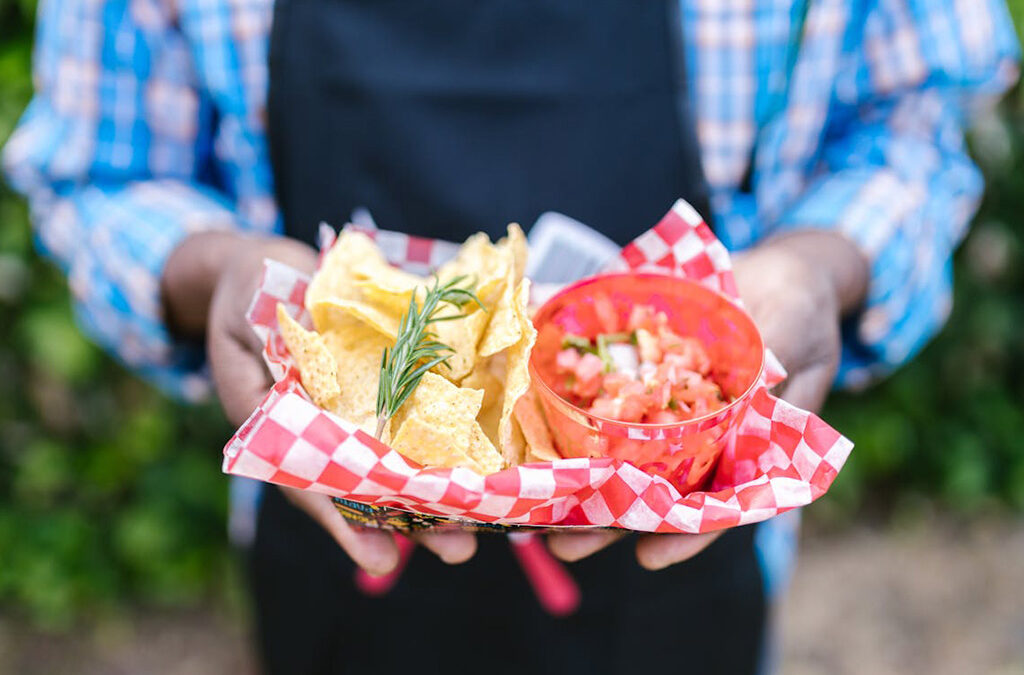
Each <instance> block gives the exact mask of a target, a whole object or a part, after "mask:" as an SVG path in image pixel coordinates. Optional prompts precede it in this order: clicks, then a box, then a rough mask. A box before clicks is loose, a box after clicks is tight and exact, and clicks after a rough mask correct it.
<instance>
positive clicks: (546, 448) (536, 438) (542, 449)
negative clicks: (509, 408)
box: [513, 387, 561, 462]
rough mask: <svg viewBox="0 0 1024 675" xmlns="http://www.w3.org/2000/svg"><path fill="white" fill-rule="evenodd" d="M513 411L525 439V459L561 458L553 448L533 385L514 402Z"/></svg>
mask: <svg viewBox="0 0 1024 675" xmlns="http://www.w3.org/2000/svg"><path fill="white" fill-rule="evenodd" d="M514 411H515V412H514V413H513V414H514V415H515V418H516V421H517V422H518V423H519V428H520V429H521V430H522V432H523V438H524V439H525V440H526V461H527V462H553V461H554V460H556V459H561V456H560V455H559V454H558V451H557V450H555V443H554V440H553V439H552V438H551V430H550V429H548V424H547V421H546V420H545V419H544V411H543V410H542V409H541V407H540V400H539V399H538V398H537V392H536V391H534V389H533V387H530V388H529V389H527V390H526V393H525V394H523V396H522V398H520V399H519V401H518V402H517V403H516V405H515V408H514Z"/></svg>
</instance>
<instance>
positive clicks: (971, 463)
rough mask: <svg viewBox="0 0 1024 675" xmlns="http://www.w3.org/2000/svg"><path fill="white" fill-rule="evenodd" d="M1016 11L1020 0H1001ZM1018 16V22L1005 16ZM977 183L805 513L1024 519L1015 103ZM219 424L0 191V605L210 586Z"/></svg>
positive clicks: (13, 6) (3, 87) (985, 155)
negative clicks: (937, 510)
mask: <svg viewBox="0 0 1024 675" xmlns="http://www.w3.org/2000/svg"><path fill="white" fill-rule="evenodd" d="M1010 4H1011V6H1012V10H1013V11H1014V15H1015V17H1016V18H1018V19H1024V0H1013V1H1012V2H1011V3H1010ZM33 6H34V0H0V140H2V139H6V138H7V136H8V135H9V133H10V131H11V129H12V128H13V126H14V123H15V121H16V119H17V117H18V115H19V114H20V113H21V111H22V110H23V108H24V106H25V104H26V102H27V101H28V97H29V95H30V92H31V81H30V76H29V59H30V51H31V24H32V14H33V12H34V9H33ZM1018 25H1020V23H1019V24H1018ZM973 142H974V148H975V154H976V156H977V158H978V160H979V162H980V163H981V164H982V166H983V168H984V169H985V171H986V174H987V175H988V179H989V191H988V195H987V197H986V200H985V203H984V205H983V208H982V210H981V213H980V214H979V216H978V218H977V220H976V224H975V227H974V228H973V230H972V233H971V235H970V237H969V239H968V241H967V243H966V245H965V246H964V247H963V248H962V249H961V252H960V253H959V255H958V258H957V264H956V279H957V285H956V302H955V306H954V310H953V315H952V318H951V320H950V322H949V325H948V327H947V328H946V329H945V331H944V332H943V333H942V335H941V336H940V337H939V338H938V339H937V340H935V341H934V342H933V343H932V344H931V345H930V346H929V347H928V348H927V349H926V350H925V351H924V353H923V354H921V355H920V357H919V358H917V359H916V360H915V361H914V362H913V363H911V364H910V365H908V366H907V367H905V368H903V369H902V370H901V371H900V372H899V373H898V374H896V375H895V376H893V377H891V378H890V379H888V380H886V381H885V382H883V383H882V384H881V385H879V386H876V387H874V388H872V389H870V390H868V391H867V392H864V393H861V394H857V395H853V394H842V395H837V396H835V397H834V398H833V400H832V401H831V402H830V404H829V406H828V409H827V411H826V413H825V416H826V419H828V420H829V421H831V422H832V423H833V424H835V425H836V426H837V427H838V428H839V429H840V430H841V431H843V432H844V433H846V434H847V435H848V436H850V437H851V438H852V439H854V441H855V442H856V443H857V448H856V450H855V452H854V453H853V455H852V457H851V459H850V461H849V462H848V464H847V466H846V468H845V469H844V470H843V472H842V473H841V474H840V477H839V478H838V480H837V482H836V484H835V486H834V488H833V490H832V491H831V492H830V494H829V495H828V496H826V497H825V498H824V499H823V500H822V501H821V502H820V503H819V505H818V506H817V507H815V508H814V509H811V510H810V511H811V513H812V515H814V514H818V515H817V516H816V517H818V518H824V519H825V520H829V519H839V520H842V519H850V518H855V517H862V516H863V515H864V514H865V513H876V514H882V515H885V514H896V513H900V512H902V511H911V512H912V511H913V510H914V509H916V508H919V507H920V505H922V504H925V505H940V506H944V507H945V508H950V509H953V510H955V511H957V512H962V513H965V514H968V515H970V514H972V513H977V512H979V511H982V510H984V511H988V510H1002V511H1024V333H1022V332H1021V331H1020V330H1019V327H1021V326H1024V283H1022V282H1024V224H1022V220H1021V217H1020V214H1022V213H1024V97H1022V96H1021V94H1020V92H1019V91H1018V92H1015V93H1014V94H1012V95H1011V96H1010V97H1009V98H1008V99H1007V100H1006V101H1005V102H1004V104H1003V105H1002V107H1001V108H1000V110H999V111H998V113H997V114H995V115H992V116H990V117H988V118H985V119H983V120H982V121H981V122H980V123H979V126H978V129H977V131H976V132H975V134H974V138H973ZM229 433H230V429H229V428H228V427H227V425H226V424H225V422H224V421H223V420H222V418H221V417H220V414H219V412H218V411H217V410H216V409H215V408H214V407H212V406H207V407H201V408H186V407H183V406H181V405H180V404H177V403H175V402H172V401H169V400H167V399H166V398H164V397H162V396H160V395H159V394H157V393H156V392H154V391H153V390H152V389H150V388H149V387H147V386H145V385H143V384H141V383H139V382H138V381H137V380H136V379H135V378H134V377H132V376H131V375H130V374H128V373H126V372H125V371H124V370H122V369H121V368H120V367H118V366H117V365H116V364H114V363H113V362H112V361H111V360H110V359H109V358H107V357H106V356H105V355H103V354H102V353H101V352H100V351H99V350H98V349H96V348H95V347H94V346H93V345H91V344H90V343H89V342H88V341H86V340H85V339H84V338H82V337H81V335H80V334H79V333H78V331H77V329H76V328H75V325H74V321H73V318H72V314H71V310H70V306H69V302H68V294H67V291H66V286H65V282H64V279H63V278H62V276H61V275H60V274H59V273H58V272H57V271H56V270H54V269H53V268H52V267H51V266H50V265H48V264H47V263H45V262H43V261H42V260H40V259H39V258H38V257H36V256H35V255H34V253H33V248H32V240H31V231H30V228H29V224H28V214H27V210H26V207H25V205H24V204H23V202H22V201H21V200H20V199H18V198H17V197H16V196H15V195H14V194H13V193H12V192H11V191H10V190H9V189H8V188H6V187H4V186H0V604H3V605H4V606H7V607H14V608H17V609H18V611H21V612H24V613H25V615H26V616H27V617H29V618H30V619H31V620H32V621H34V622H36V623H38V624H41V625H45V626H49V627H53V628H61V627H65V626H68V625H71V624H72V623H73V622H74V621H75V620H76V619H78V618H79V617H81V616H83V614H87V613H90V612H93V613H94V612H102V611H105V610H108V609H110V608H115V607H116V606H117V603H119V602H122V601H124V600H125V599H142V600H145V601H149V602H156V603H172V604H173V603H186V604H188V603H194V602H197V601H198V600H199V599H200V598H202V597H205V596H207V595H208V594H209V593H211V592H222V591H223V587H224V584H223V579H224V575H225V574H231V573H232V572H231V570H232V569H233V568H232V565H231V563H230V562H229V560H228V553H227V545H226V540H225V534H224V533H225V511H226V502H227V495H226V490H227V481H226V480H225V479H224V478H223V477H222V476H221V474H220V471H219V466H220V461H219V459H220V458H219V453H218V450H219V448H220V447H221V446H222V444H223V442H224V441H225V439H226V438H227V437H228V435H229Z"/></svg>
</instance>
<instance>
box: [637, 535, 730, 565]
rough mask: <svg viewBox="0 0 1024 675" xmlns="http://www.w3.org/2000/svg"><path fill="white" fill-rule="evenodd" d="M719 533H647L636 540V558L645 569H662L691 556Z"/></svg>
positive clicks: (702, 548) (708, 543) (706, 545)
mask: <svg viewBox="0 0 1024 675" xmlns="http://www.w3.org/2000/svg"><path fill="white" fill-rule="evenodd" d="M721 535H722V533H721V531H719V532H708V533H707V534H648V535H645V536H643V537H640V539H639V540H638V541H637V542H636V559H637V562H639V563H640V566H641V567H644V568H646V569H649V570H660V569H664V568H666V567H668V566H669V565H675V564H676V563H681V562H683V561H684V560H687V559H689V558H692V557H693V556H695V555H697V554H698V553H700V552H701V551H703V550H704V549H706V548H707V547H708V546H710V545H711V543H712V542H713V541H714V540H715V539H718V537H720V536H721Z"/></svg>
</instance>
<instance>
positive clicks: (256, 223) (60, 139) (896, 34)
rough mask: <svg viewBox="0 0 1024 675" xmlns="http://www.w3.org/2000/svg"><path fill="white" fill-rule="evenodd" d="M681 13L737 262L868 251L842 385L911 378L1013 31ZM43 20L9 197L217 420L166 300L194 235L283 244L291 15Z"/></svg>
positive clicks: (709, 162) (122, 14) (844, 3)
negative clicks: (784, 249) (756, 251)
mask: <svg viewBox="0 0 1024 675" xmlns="http://www.w3.org/2000/svg"><path fill="white" fill-rule="evenodd" d="M681 3H682V10H683V11H682V16H683V25H682V26H681V30H682V31H683V33H684V36H685V44H686V45H687V49H688V60H687V67H688V69H689V76H690V82H691V95H692V98H693V105H694V109H695V110H696V113H697V127H698V128H697V132H698V138H699V141H700V147H701V152H702V159H703V163H704V169H705V172H706V174H707V179H708V182H709V184H710V188H711V191H712V208H713V210H714V211H715V213H714V216H715V222H716V229H717V233H718V235H719V237H721V238H722V240H723V241H724V242H725V243H726V245H727V246H728V247H730V248H732V249H742V248H745V247H748V246H751V245H752V244H754V243H756V242H757V241H758V240H760V239H762V238H764V237H765V236H768V235H770V234H772V233H777V232H781V231H784V230H788V229H796V228H808V227H810V228H828V229H833V230H836V231H838V232H841V233H843V234H845V235H846V236H848V237H850V238H851V239H852V240H853V241H854V242H856V243H857V244H858V245H859V246H860V247H861V248H862V249H863V251H864V252H865V253H866V254H867V256H868V258H869V259H870V261H871V265H872V273H871V284H870V290H869V294H868V299H867V302H866V305H865V307H864V309H863V311H862V312H860V314H859V315H858V317H857V318H856V320H855V321H851V322H850V325H849V326H848V330H847V331H846V335H845V347H844V358H843V363H842V367H841V372H840V381H841V383H845V384H850V385H856V384H858V383H862V382H864V381H866V380H867V379H868V378H869V377H870V376H871V375H872V374H875V373H879V372H884V371H885V370H887V369H889V368H891V367H893V366H896V365H898V364H899V363H901V362H902V361H904V360H905V359H907V358H908V357H909V356H911V355H912V354H914V352H915V351H917V350H918V349H919V348H920V347H921V346H922V344H923V343H924V342H925V341H926V340H927V339H928V338H929V337H930V336H931V335H932V334H933V333H935V331H936V330H937V329H938V328H939V327H940V326H941V324H942V323H943V321H944V320H945V318H946V316H947V314H948V311H949V306H950V283H951V278H950V274H951V272H950V257H951V254H952V252H953V249H954V247H955V246H956V244H957V242H958V241H959V240H960V239H961V238H962V237H963V235H964V231H965V229H966V227H967V225H968V222H969V221H970V218H971V215H972V214H973V212H974V210H975V208H976V206H977V203H978V200H979V197H980V195H981V192H982V181H981V177H980V175H979V173H978V171H977V169H976V168H975V167H974V165H973V164H972V163H971V160H970V159H969V158H968V156H967V153H966V150H965V147H964V138H963V136H964V134H963V128H964V125H965V122H966V118H967V115H968V113H969V111H970V110H971V108H972V106H973V105H974V104H975V103H977V102H978V101H979V100H981V99H991V98H993V97H996V96H998V95H999V94H1001V93H1002V92H1003V91H1004V90H1005V89H1006V88H1007V87H1008V86H1009V85H1011V84H1012V83H1013V82H1014V81H1015V79H1016V77H1017V70H1016V60H1017V57H1018V45H1017V41H1016V36H1015V34H1014V30H1013V25H1012V23H1011V21H1010V17H1009V16H1008V14H1007V11H1006V7H1005V6H1004V4H1003V2H1002V1H1001V0H763V1H759V2H746V3H726V2H721V0H681ZM39 12H40V14H39V22H38V36H37V42H36V53H35V82H36V95H35V98H34V99H33V100H32V102H31V103H30V105H29V107H28V109H27V110H26V112H25V115H24V117H23V118H22V120H21V123H20V125H19V126H18V128H17V129H16V131H15V132H14V134H13V136H12V137H11V139H10V141H9V143H8V144H7V146H6V148H5V151H4V158H3V159H4V168H5V170H6V173H7V175H8V177H9V179H10V181H11V183H12V184H13V185H14V186H15V188H17V189H18V190H20V191H21V192H23V193H24V194H25V195H26V196H27V197H28V199H29V203H30V205H31V209H32V217H33V220H34V222H35V225H36V228H37V233H38V242H39V246H40V248H41V249H42V250H43V251H44V253H45V254H46V255H48V256H49V257H50V258H52V259H53V260H54V261H56V263H57V264H58V265H60V266H61V268H62V269H63V270H64V271H65V272H66V273H67V275H68V277H69V279H70V284H71V289H72V291H73V294H74V297H75V300H76V306H77V312H78V316H79V317H80V320H81V322H82V325H83V327H84V328H85V330H86V331H88V332H89V333H90V334H91V335H92V336H93V337H94V338H95V339H96V340H97V341H98V342H99V343H100V344H102V345H103V346H104V347H106V348H108V349H110V350H111V351H112V352H114V353H116V354H117V355H118V356H119V357H120V359H121V360H122V361H124V363H126V364H127V365H128V366H130V367H131V368H134V369H136V370H138V371H140V372H141V373H142V374H143V375H145V376H146V377H148V378H149V379H150V380H152V381H154V382H156V383H157V384H159V385H161V386H162V387H164V388H165V389H168V390H171V391H174V392H176V393H178V394H179V395H183V396H186V397H188V398H196V397H199V396H201V395H203V394H204V393H205V391H206V390H207V385H206V378H205V377H204V375H203V368H202V359H201V358H195V354H194V353H192V352H190V351H189V349H187V348H186V347H185V346H184V345H181V344H179V343H177V342H176V341H175V340H174V339H173V338H172V336H170V335H169V334H168V331H167V328H166V326H165V324H164V320H163V315H162V310H161V303H160V295H159V285H160V284H159V279H160V274H161V270H162V269H163V265H164V263H165V261H166V260H167V257H168V255H169V254H170V252H171V251H172V250H173V249H174V247H175V246H176V245H177V244H178V243H179V242H181V240H182V239H183V238H184V237H185V236H187V235H188V234H189V233H192V232H197V231H200V230H208V229H212V228H239V229H244V230H250V231H259V232H277V231H280V229H281V224H280V221H279V218H278V214H277V210H276V208H275V205H274V199H273V186H272V175H271V169H270V160H269V156H268V151H267V139H266V128H265V102H266V91H267V65H266V61H267V41H268V34H269V31H270V22H271V13H272V2H271V0H178V1H177V3H175V2H171V1H169V0H107V1H105V2H97V1H87V0H42V2H41V3H40V9H39ZM751 157H754V158H755V161H754V165H753V168H752V173H751V178H752V180H747V181H745V180H744V177H745V174H747V170H748V166H749V165H750V159H751ZM667 206H668V205H666V207H667Z"/></svg>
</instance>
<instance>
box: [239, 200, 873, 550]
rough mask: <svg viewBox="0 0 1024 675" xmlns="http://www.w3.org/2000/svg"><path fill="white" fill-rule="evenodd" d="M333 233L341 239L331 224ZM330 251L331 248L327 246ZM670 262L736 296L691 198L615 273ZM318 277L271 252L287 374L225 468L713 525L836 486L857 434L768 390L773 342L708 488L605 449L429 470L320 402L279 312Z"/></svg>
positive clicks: (407, 500) (500, 511) (442, 508)
mask: <svg viewBox="0 0 1024 675" xmlns="http://www.w3.org/2000/svg"><path fill="white" fill-rule="evenodd" d="M371 234H372V236H374V238H375V239H376V240H377V242H378V243H379V244H380V246H381V248H382V249H383V251H384V253H385V255H386V256H387V258H388V259H389V261H391V262H392V263H394V264H396V265H399V266H402V267H405V268H407V269H413V270H416V271H420V272H423V271H426V270H428V269H430V268H431V267H433V266H436V265H437V264H438V263H440V262H442V261H443V260H444V259H445V258H446V257H450V256H451V255H452V254H453V253H454V251H455V250H456V247H455V246H454V245H453V244H450V243H448V242H440V241H433V240H427V239H421V238H416V237H410V236H406V235H402V234H397V233H394V232H384V231H372V232H371ZM324 243H325V244H326V245H327V246H329V245H330V244H331V243H333V233H331V234H328V236H327V237H326V239H325V241H324ZM324 250H326V246H325V247H324ZM623 270H646V271H660V272H663V273H669V274H675V275H679V276H685V277H688V278H691V279H695V280H697V281H699V282H701V283H703V284H706V285H707V286H708V287H710V288H713V289H715V290H717V291H720V292H722V293H724V294H726V295H728V296H730V297H732V298H736V283H735V281H734V279H733V274H732V270H731V265H730V261H729V256H728V254H727V252H726V250H725V247H724V246H723V245H722V244H721V242H719V241H718V240H717V239H716V238H715V236H714V234H713V233H712V232H711V230H710V228H709V227H708V226H707V225H706V224H705V223H704V222H703V220H702V219H701V217H700V216H699V215H698V214H697V213H696V211H694V210H693V208H692V207H690V205H689V204H687V203H685V202H683V201H679V202H677V203H676V204H675V206H673V208H672V210H671V211H670V212H669V213H668V214H667V215H666V216H665V217H664V218H663V219H662V221H661V222H660V223H658V225H657V226H655V227H654V228H653V229H651V230H649V231H648V232H646V233H644V234H643V235H641V236H640V237H638V238H637V239H636V240H635V241H633V243H631V244H629V245H628V246H626V247H625V248H624V249H623V250H622V253H621V255H620V256H619V258H618V259H617V260H615V261H614V262H613V263H612V265H611V266H610V268H609V271H623ZM307 283H308V279H306V278H305V277H303V276H302V275H301V274H299V273H298V272H296V271H295V270H292V269H290V268H288V267H286V266H284V265H281V264H279V263H274V262H270V261H268V263H267V266H266V269H265V272H264V277H263V282H262V284H261V286H260V288H259V290H258V291H257V294H256V296H255V298H254V299H253V303H252V306H251V308H250V311H249V320H250V322H251V323H252V325H253V328H254V330H255V331H256V333H257V335H259V337H260V338H261V339H262V340H263V342H264V345H265V350H264V356H265V358H266V361H267V364H268V365H269V367H270V370H271V372H272V374H273V376H274V378H275V380H277V384H276V385H275V386H274V387H273V389H272V390H271V391H270V392H269V393H268V394H267V396H266V398H265V399H264V400H263V402H262V403H261V404H260V406H259V408H258V409H257V410H256V411H255V412H253V414H252V416H251V417H250V418H249V419H248V420H247V421H246V422H245V424H243V425H242V427H241V428H240V429H238V431H237V432H236V433H235V435H234V436H233V437H232V438H231V440H230V441H229V442H228V444H227V446H226V447H225V448H224V471H225V472H227V473H230V474H234V475H239V476H247V477H250V478H256V479H259V480H263V481H267V482H271V483H278V484H281V485H290V486H293V487H298V488H302V489H306V490H313V491H316V492H322V493H324V494H327V495H332V496H334V497H341V498H344V499H346V500H350V501H354V502H359V503H363V504H369V505H373V506H378V507H390V508H397V509H403V510H406V511H412V512H415V513H418V514H423V515H427V516H451V517H455V518H457V519H460V520H461V519H469V520H472V521H480V522H483V523H494V524H504V525H527V526H551V525H555V526H566V527H580V526H584V527H586V526H604V527H609V526H610V527H619V528H625V529H630V530H638V531H643V532H689V533H697V532H710V531H713V530H719V529H723V528H727V527H733V526H736V525H743V524H747V523H754V522H758V521H762V520H765V519H767V518H770V517H772V516H774V515H776V514H779V513H782V512H784V511H788V510H789V509H792V508H795V507H799V506H804V505H806V504H809V503H810V502H812V501H814V500H815V499H817V498H818V497H820V496H821V495H822V494H824V493H825V491H826V490H828V488H829V486H830V485H831V484H832V481H833V480H834V479H835V476H836V474H837V472H838V471H839V469H840V468H841V467H842V465H843V463H844V462H845V461H846V458H847V456H848V455H849V453H850V450H851V449H852V447H853V444H852V443H851V442H850V441H849V440H848V439H846V438H844V437H843V436H841V435H840V434H839V432H837V431H836V430H834V429H832V428H831V427H829V426H828V425H827V424H826V423H825V422H823V421H822V420H821V419H820V418H818V417H817V416H815V415H813V414H811V413H809V412H806V411H804V410H800V409H798V408H796V407H794V406H792V405H790V404H788V403H786V402H785V401H782V400H780V399H778V398H776V397H774V396H772V395H771V394H770V393H769V392H768V387H770V386H772V385H773V384H775V383H777V382H779V381H781V380H782V379H783V378H784V377H785V373H784V371H783V370H782V368H781V366H780V365H779V363H778V361H777V360H776V359H775V357H774V356H772V355H771V353H770V352H769V353H768V354H767V367H766V369H765V372H764V375H763V376H762V382H761V386H760V388H759V389H758V390H757V391H756V393H755V394H754V396H753V399H752V400H751V402H750V404H749V405H748V406H747V409H746V411H745V412H743V413H742V415H741V416H740V418H739V421H738V423H737V425H736V426H735V427H734V428H733V430H732V431H731V432H730V433H731V438H730V440H729V442H728V444H727V447H726V450H725V451H724V452H723V455H722V457H721V459H720V460H719V464H718V467H717V469H716V470H715V474H714V476H713V478H712V481H711V485H710V486H709V488H708V490H707V491H702V492H693V493H690V494H688V495H681V494H680V493H679V491H678V490H676V488H675V487H673V486H672V485H671V484H670V483H668V482H667V481H666V480H664V479H663V478H661V477H658V476H651V475H648V474H647V473H644V472H643V471H641V470H639V469H637V468H636V467H634V466H632V465H630V464H628V463H625V462H622V461H619V460H613V459H609V458H591V459H575V458H574V459H561V460H558V461H555V462H545V463H535V464H526V465H522V466H517V467H514V468H511V469H506V470H505V471H501V472H499V473H496V474H492V475H490V476H486V477H484V476H480V475H478V474H476V473H475V472H473V471H471V470H469V469H465V468H456V469H443V468H423V467H421V466H419V465H418V464H416V463H415V462H412V461H411V460H408V459H405V458H404V457H403V456H402V455H400V454H399V453H397V452H396V451H394V450H392V449H390V448H388V447H387V446H386V445H384V444H382V443H380V442H379V441H377V440H375V439H374V438H372V437H371V436H369V435H368V434H366V433H364V432H362V431H360V430H358V429H357V428H356V427H355V426H354V425H352V424H350V423H348V422H346V421H345V420H343V419H340V418H338V417H336V416H335V415H333V414H331V413H329V412H326V411H324V410H322V409H320V408H318V407H317V406H316V405H314V404H313V403H312V402H311V401H310V400H309V398H308V396H307V394H306V393H305V391H304V390H303V389H302V386H301V384H300V383H299V378H298V373H297V371H296V369H295V368H294V365H293V362H292V360H291V358H290V356H289V355H288V353H287V350H286V349H285V347H284V343H283V340H282V339H281V335H280V333H279V332H278V326H277V321H276V318H275V316H274V311H275V307H276V304H277V303H278V302H283V303H285V305H286V306H287V308H288V310H289V311H290V312H291V313H292V314H293V316H295V317H296V318H298V319H299V320H300V321H302V322H304V323H306V325H309V317H308V316H306V312H305V310H304V309H303V303H302V299H303V296H304V293H305V290H306V285H307Z"/></svg>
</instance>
